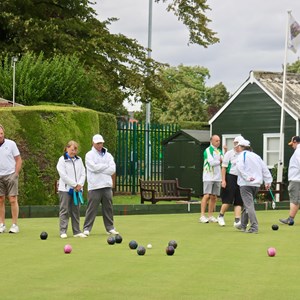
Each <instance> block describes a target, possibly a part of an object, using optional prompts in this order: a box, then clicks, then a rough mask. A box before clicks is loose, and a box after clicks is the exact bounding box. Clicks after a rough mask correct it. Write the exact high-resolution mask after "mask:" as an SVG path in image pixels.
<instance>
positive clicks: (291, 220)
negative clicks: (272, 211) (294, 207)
mask: <svg viewBox="0 0 300 300" xmlns="http://www.w3.org/2000/svg"><path fill="white" fill-rule="evenodd" d="M279 222H280V223H282V224H287V225H293V224H294V220H293V219H291V218H290V217H289V218H286V219H279Z"/></svg>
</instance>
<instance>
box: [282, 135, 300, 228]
mask: <svg viewBox="0 0 300 300" xmlns="http://www.w3.org/2000/svg"><path fill="white" fill-rule="evenodd" d="M289 146H291V147H293V149H294V150H295V151H294V153H293V155H292V156H291V158H290V162H289V169H288V180H289V188H288V191H289V198H290V212H289V217H288V218H286V219H279V221H280V222H281V223H282V224H288V225H294V218H295V217H296V215H297V212H298V210H299V204H300V137H299V136H293V137H292V140H291V141H290V142H289Z"/></svg>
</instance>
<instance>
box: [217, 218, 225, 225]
mask: <svg viewBox="0 0 300 300" xmlns="http://www.w3.org/2000/svg"><path fill="white" fill-rule="evenodd" d="M217 220H218V223H219V225H220V226H225V221H224V217H220V216H219V217H218V218H217Z"/></svg>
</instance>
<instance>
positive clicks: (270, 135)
mask: <svg viewBox="0 0 300 300" xmlns="http://www.w3.org/2000/svg"><path fill="white" fill-rule="evenodd" d="M269 138H278V151H271V150H268V147H267V145H268V139H269ZM283 145H284V141H283ZM279 147H280V133H264V134H263V160H264V161H265V162H266V164H267V166H268V168H269V169H273V168H274V166H272V165H268V154H269V153H278V161H279ZM283 155H284V153H283Z"/></svg>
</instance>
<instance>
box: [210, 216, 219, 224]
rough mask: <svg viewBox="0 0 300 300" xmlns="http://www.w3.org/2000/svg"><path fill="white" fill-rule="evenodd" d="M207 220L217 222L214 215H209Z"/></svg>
mask: <svg viewBox="0 0 300 300" xmlns="http://www.w3.org/2000/svg"><path fill="white" fill-rule="evenodd" d="M208 222H210V223H218V220H217V219H216V218H215V217H214V216H211V217H208Z"/></svg>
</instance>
